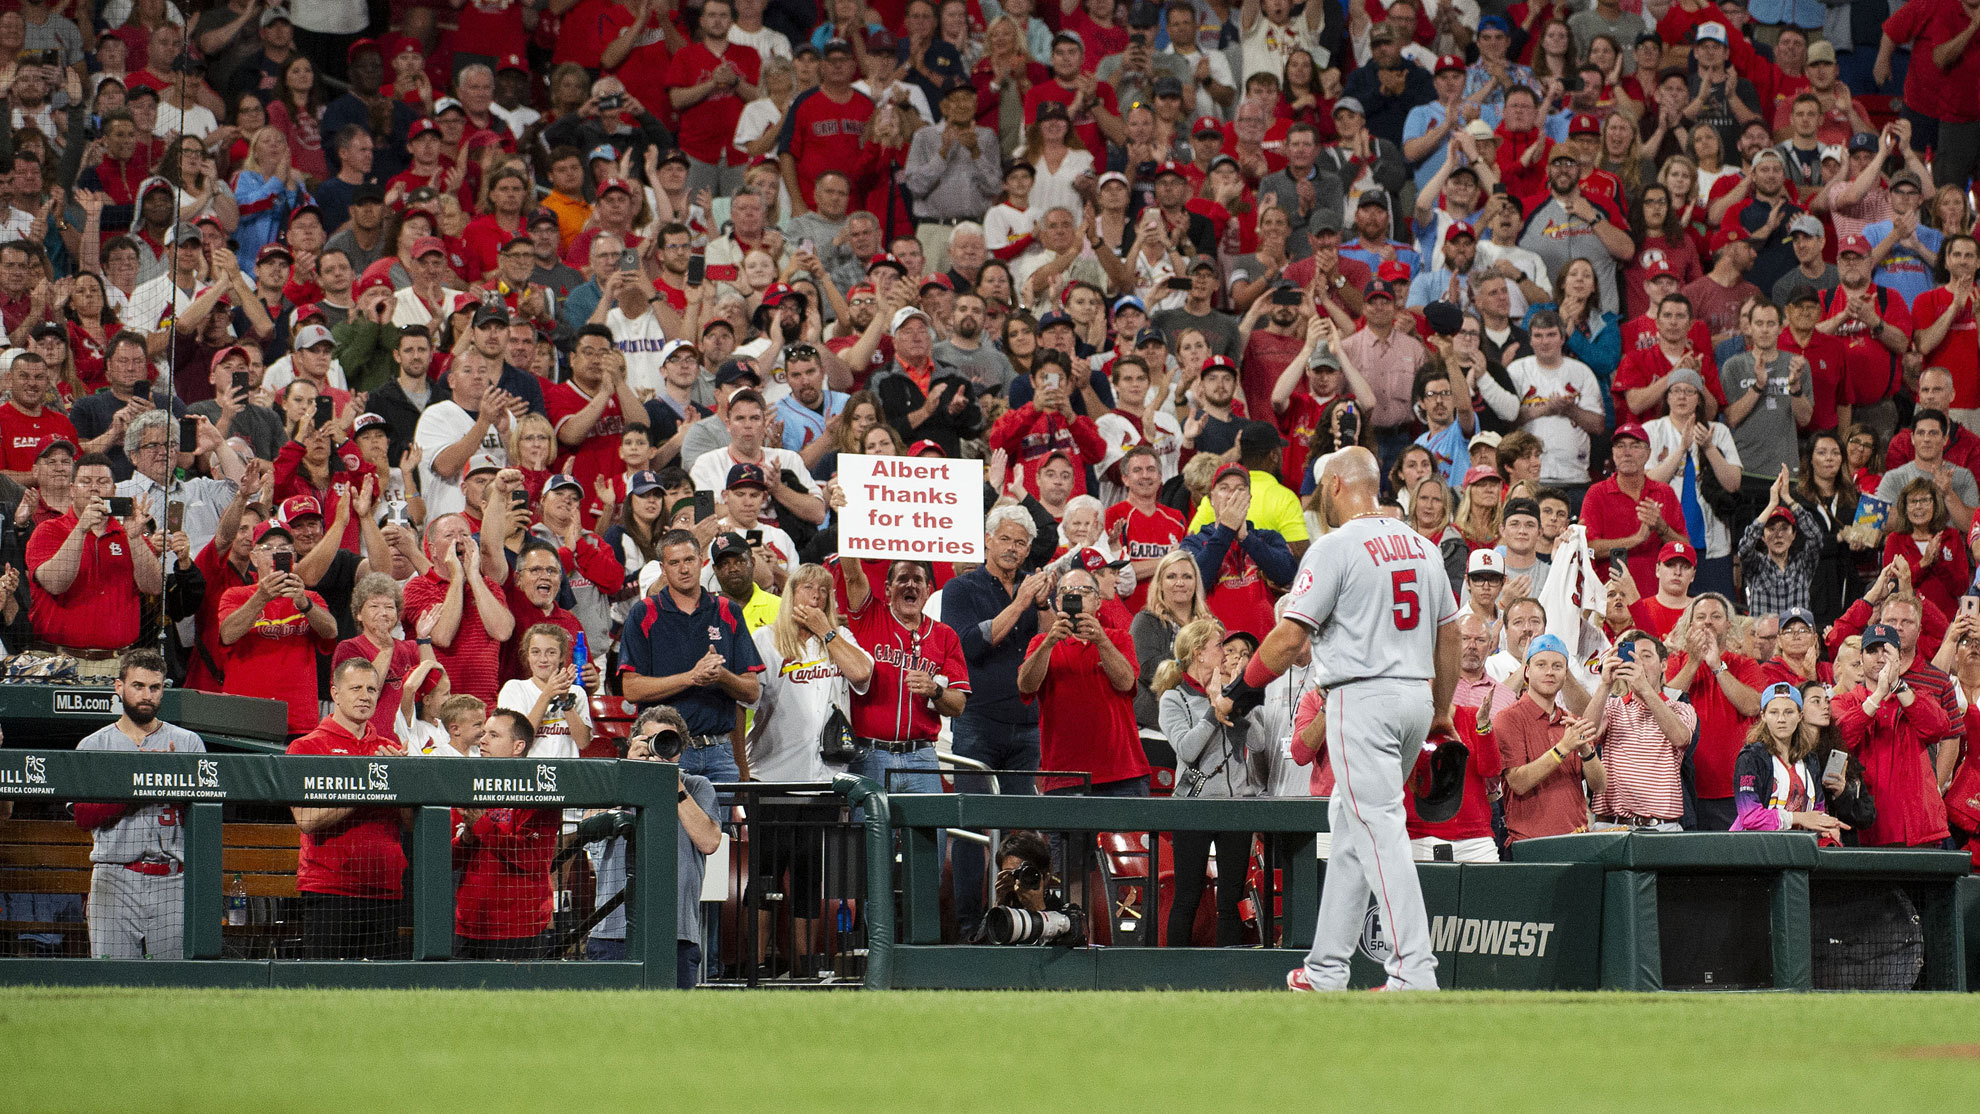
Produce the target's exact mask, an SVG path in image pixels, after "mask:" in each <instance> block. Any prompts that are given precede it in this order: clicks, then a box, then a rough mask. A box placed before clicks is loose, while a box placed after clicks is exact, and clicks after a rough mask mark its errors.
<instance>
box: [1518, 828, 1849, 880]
mask: <svg viewBox="0 0 1980 1114" xmlns="http://www.w3.org/2000/svg"><path fill="white" fill-rule="evenodd" d="M1508 851H1510V853H1511V854H1510V858H1511V859H1512V860H1513V861H1514V862H1521V863H1600V864H1601V865H1603V866H1605V867H1608V868H1609V869H1610V870H1705V871H1711V872H1713V873H1727V872H1736V871H1746V870H1759V871H1766V870H1783V869H1799V870H1808V869H1811V868H1813V867H1814V866H1815V836H1814V834H1813V833H1809V832H1591V833H1588V834H1585V835H1569V836H1548V837H1546V838H1544V839H1526V840H1521V841H1519V842H1518V843H1515V844H1513V845H1512V846H1511V847H1509V848H1508Z"/></svg>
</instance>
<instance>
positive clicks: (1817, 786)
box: [1732, 683, 1848, 842]
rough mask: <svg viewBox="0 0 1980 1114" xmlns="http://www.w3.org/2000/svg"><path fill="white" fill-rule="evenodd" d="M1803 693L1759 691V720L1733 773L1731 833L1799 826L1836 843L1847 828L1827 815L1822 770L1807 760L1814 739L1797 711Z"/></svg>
mask: <svg viewBox="0 0 1980 1114" xmlns="http://www.w3.org/2000/svg"><path fill="white" fill-rule="evenodd" d="M1802 700H1803V698H1802V695H1801V692H1800V690H1798V689H1796V688H1795V687H1794V686H1793V685H1790V684H1785V683H1783V684H1776V685H1768V686H1767V691H1765V692H1763V693H1761V694H1760V718H1759V719H1758V720H1757V721H1755V722H1754V724H1753V726H1752V727H1750V728H1748V729H1747V732H1746V747H1745V748H1744V749H1742V750H1741V751H1740V752H1739V759H1738V762H1737V764H1736V766H1735V767H1734V769H1735V772H1734V774H1733V785H1734V787H1735V788H1734V790H1733V802H1734V808H1735V809H1737V811H1738V818H1737V819H1735V820H1734V821H1733V826H1732V830H1733V831H1735V832H1784V831H1789V830H1791V829H1795V828H1799V829H1801V830H1803V831H1809V832H1814V833H1815V834H1816V835H1818V836H1822V837H1824V838H1825V839H1828V840H1832V841H1836V842H1840V841H1841V838H1842V833H1843V831H1844V830H1845V829H1846V828H1847V827H1848V825H1846V824H1844V823H1843V822H1842V821H1840V820H1838V819H1836V818H1835V817H1833V816H1830V815H1829V813H1828V805H1827V790H1826V787H1824V786H1823V784H1822V771H1821V770H1820V769H1817V768H1816V766H1815V764H1814V763H1813V762H1811V761H1809V758H1810V756H1811V755H1812V754H1813V753H1814V751H1815V745H1816V743H1817V742H1818V741H1819V733H1818V732H1817V730H1816V728H1815V727H1813V726H1812V725H1810V724H1809V723H1807V722H1806V721H1805V720H1804V719H1803V717H1802V714H1801V708H1802Z"/></svg>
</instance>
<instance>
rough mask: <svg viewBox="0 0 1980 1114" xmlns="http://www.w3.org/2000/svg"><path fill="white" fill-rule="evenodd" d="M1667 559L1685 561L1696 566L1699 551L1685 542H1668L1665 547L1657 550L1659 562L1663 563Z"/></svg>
mask: <svg viewBox="0 0 1980 1114" xmlns="http://www.w3.org/2000/svg"><path fill="white" fill-rule="evenodd" d="M1667 561H1683V562H1684V563H1685V564H1687V565H1693V566H1696V565H1697V564H1698V551H1697V550H1695V549H1693V548H1691V546H1689V545H1687V544H1685V543H1684V542H1666V543H1665V544H1664V548H1662V549H1660V550H1658V551H1657V563H1658V564H1660V565H1661V564H1664V563H1665V562H1667Z"/></svg>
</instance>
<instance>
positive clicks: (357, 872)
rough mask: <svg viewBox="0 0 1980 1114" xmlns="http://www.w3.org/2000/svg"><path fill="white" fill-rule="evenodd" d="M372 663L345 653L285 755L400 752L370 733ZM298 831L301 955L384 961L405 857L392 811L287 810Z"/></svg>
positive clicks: (374, 692)
mask: <svg viewBox="0 0 1980 1114" xmlns="http://www.w3.org/2000/svg"><path fill="white" fill-rule="evenodd" d="M377 704H378V668H377V667H376V666H374V665H372V664H371V663H370V662H368V661H366V660H364V659H363V658H346V659H345V660H344V661H342V662H340V663H338V665H337V668H336V669H335V670H334V671H333V672H332V673H331V676H330V705H331V712H330V714H329V715H327V716H324V717H323V721H322V722H321V723H319V724H317V726H316V730H314V731H311V732H310V733H309V734H307V735H304V736H303V737H302V738H300V739H297V740H296V741H295V742H292V743H290V744H289V750H288V753H290V754H293V755H338V756H343V757H350V758H397V757H402V756H404V754H405V753H406V748H405V747H403V746H400V745H399V744H398V742H396V741H395V740H393V738H392V737H391V736H389V735H380V734H379V733H378V732H376V731H374V730H372V727H371V713H372V711H373V710H374V709H375V707H376V706H377ZM289 811H290V812H291V813H294V814H295V818H296V827H298V828H300V829H302V851H301V853H300V854H298V855H297V857H296V890H297V892H299V893H300V894H301V895H302V907H303V944H302V950H303V955H304V956H305V957H307V958H309V959H391V958H394V954H393V953H394V951H395V950H396V948H395V945H396V944H397V942H398V939H399V921H400V913H401V912H402V910H401V907H400V900H401V898H402V896H403V894H404V890H403V889H402V883H401V879H402V878H403V877H404V875H405V872H406V854H405V851H404V849H403V848H401V846H400V844H399V829H400V825H401V822H402V817H405V816H410V815H411V813H402V812H401V811H400V810H398V809H396V808H363V807H355V808H354V807H334V806H333V807H329V808H304V807H301V806H296V807H292V808H290V809H289Z"/></svg>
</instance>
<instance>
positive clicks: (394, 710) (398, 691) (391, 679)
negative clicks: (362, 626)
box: [330, 634, 419, 735]
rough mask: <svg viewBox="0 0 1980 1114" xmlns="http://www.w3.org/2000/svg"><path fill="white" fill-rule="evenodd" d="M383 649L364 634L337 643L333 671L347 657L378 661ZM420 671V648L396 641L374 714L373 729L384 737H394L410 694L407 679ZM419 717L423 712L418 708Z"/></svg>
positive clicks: (400, 639) (409, 643)
mask: <svg viewBox="0 0 1980 1114" xmlns="http://www.w3.org/2000/svg"><path fill="white" fill-rule="evenodd" d="M380 649H382V647H379V646H374V645H372V644H371V639H369V638H366V637H365V636H364V635H362V634H360V635H357V636H356V637H354V638H346V639H344V640H343V641H342V642H339V643H337V650H336V652H335V653H333V654H331V655H330V668H332V669H335V668H336V667H337V666H338V665H339V664H341V663H342V662H343V661H344V659H345V658H363V659H364V660H366V661H376V660H377V659H378V652H379V650H380ZM418 668H419V646H418V644H416V643H413V642H409V641H407V640H406V639H403V638H399V639H394V640H393V642H392V660H391V661H389V662H387V663H386V665H385V676H383V677H381V678H379V685H378V708H377V710H375V711H373V712H372V713H371V729H372V730H373V731H376V732H378V733H379V734H380V735H391V734H392V721H393V720H395V719H397V718H398V715H399V701H400V697H401V696H403V695H404V693H405V691H406V678H407V677H409V676H411V675H412V671H413V670H415V669H418ZM413 714H414V715H418V714H419V709H418V708H414V709H413Z"/></svg>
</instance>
